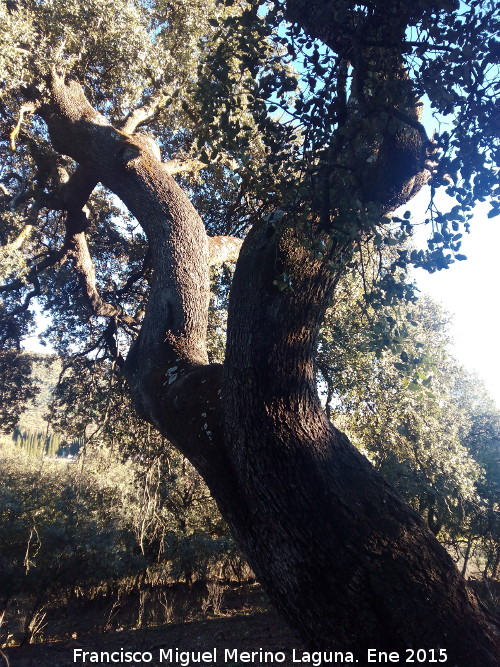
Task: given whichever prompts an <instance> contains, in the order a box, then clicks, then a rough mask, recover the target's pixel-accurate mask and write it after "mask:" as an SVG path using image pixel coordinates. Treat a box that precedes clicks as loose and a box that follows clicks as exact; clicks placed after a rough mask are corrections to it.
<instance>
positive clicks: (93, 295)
mask: <svg viewBox="0 0 500 667" xmlns="http://www.w3.org/2000/svg"><path fill="white" fill-rule="evenodd" d="M78 213H79V214H80V213H81V212H78ZM74 215H75V213H73V212H68V227H69V228H71V227H72V226H75V225H79V224H80V221H79V219H78V220H77V221H76V223H75V222H73V220H72V217H73V216H74ZM69 254H70V256H71V257H72V259H73V261H74V266H75V270H76V272H77V274H78V278H79V281H80V284H81V286H82V288H83V290H84V292H85V296H86V297H87V300H88V302H89V304H90V307H91V308H92V311H93V313H94V314H95V315H98V316H100V317H112V318H115V319H117V320H121V321H122V322H124V323H125V324H128V325H129V326H135V325H137V321H136V320H135V319H134V318H133V317H131V316H130V315H127V313H125V312H124V310H123V308H121V307H120V306H114V305H113V304H110V303H107V302H106V301H104V300H103V298H102V297H101V295H100V294H99V291H98V289H97V281H96V275H95V267H94V262H93V261H92V258H91V256H90V252H89V247H88V245H87V239H86V238H85V233H84V232H83V231H82V232H79V233H77V234H74V235H73V237H72V239H71V242H70V250H69Z"/></svg>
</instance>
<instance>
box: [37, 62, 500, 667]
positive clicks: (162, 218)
mask: <svg viewBox="0 0 500 667" xmlns="http://www.w3.org/2000/svg"><path fill="white" fill-rule="evenodd" d="M51 95H52V99H51V100H50V102H49V103H47V104H46V105H45V106H44V107H42V108H40V109H39V111H38V113H39V114H40V115H41V116H42V117H43V118H44V119H45V121H46V122H47V125H48V127H49V132H50V136H51V140H52V142H53V145H54V147H55V148H56V149H57V150H59V151H60V152H62V153H64V154H67V155H70V156H71V157H72V158H74V159H75V160H77V161H78V162H79V163H80V165H82V168H84V169H86V170H90V171H91V172H92V173H93V174H94V175H95V177H96V178H97V179H98V180H100V181H101V182H102V183H103V184H104V185H105V186H107V187H108V188H110V189H111V190H112V191H113V192H114V193H115V194H117V195H118V196H119V197H120V198H121V199H122V201H123V202H124V203H125V205H126V206H127V207H128V208H129V210H130V211H131V212H132V213H133V214H134V215H135V216H136V218H137V219H138V221H139V222H140V224H141V225H142V227H143V229H144V231H145V233H146V235H147V237H148V239H149V243H150V249H151V253H152V263H153V271H154V278H153V283H152V287H151V294H150V298H149V302H148V306H147V311H146V315H145V319H144V322H143V325H142V329H141V332H140V335H139V337H138V340H137V342H136V343H135V345H134V346H133V348H132V349H131V351H130V353H129V356H128V359H127V363H126V372H127V377H128V381H129V384H130V388H131V391H132V394H133V396H134V398H135V401H136V403H137V405H138V407H139V409H140V410H141V411H142V413H143V414H144V416H145V418H147V419H148V420H149V421H150V422H151V423H153V424H154V425H155V426H156V427H157V428H158V429H159V430H160V431H161V432H162V433H164V435H166V436H167V437H168V438H169V439H170V440H171V441H172V442H173V443H174V444H176V445H177V446H178V447H179V449H181V451H183V452H184V454H186V455H187V456H188V457H189V458H190V459H191V461H192V462H193V463H194V465H195V466H196V467H197V468H198V470H199V471H200V472H201V473H202V475H203V476H204V478H205V480H206V481H207V483H208V485H209V487H210V489H211V491H212V493H213V495H214V497H215V499H216V500H217V502H218V504H219V507H220V509H221V511H222V514H223V515H224V517H225V518H226V520H227V521H228V523H229V525H230V527H231V529H232V531H233V533H234V535H235V536H236V538H237V540H238V542H239V544H240V546H241V548H242V549H243V551H244V553H245V554H246V556H247V557H248V559H249V561H250V564H251V565H252V567H253V569H254V570H255V572H256V573H257V575H258V577H259V578H260V580H261V581H262V583H263V584H264V586H265V587H266V589H267V591H268V593H269V595H270V596H271V599H272V600H273V601H274V603H275V604H276V606H277V608H278V609H279V610H280V611H281V612H282V614H283V615H284V616H285V618H286V619H287V620H288V622H289V623H290V625H291V626H292V627H293V628H294V629H295V630H296V632H297V633H298V634H299V635H300V636H301V638H302V639H303V640H304V641H305V642H306V643H307V644H308V645H309V646H310V647H312V648H316V649H332V650H333V649H336V650H342V651H348V650H351V651H353V652H354V654H355V656H356V657H357V658H358V659H359V664H364V662H365V660H366V649H367V648H376V649H379V650H385V651H400V652H401V655H402V656H404V655H405V653H404V651H405V650H406V649H407V648H413V649H419V648H423V649H431V648H433V649H439V648H444V649H446V650H447V651H448V656H449V658H448V662H447V663H446V664H449V665H460V666H461V667H479V666H481V667H493V666H494V665H496V664H497V662H496V658H495V655H494V639H493V633H494V629H493V626H492V625H491V623H490V622H489V620H488V619H487V617H486V616H485V615H484V613H483V612H482V611H481V609H480V608H479V606H478V604H477V602H476V601H475V599H473V598H471V597H469V594H468V592H467V589H466V586H465V583H464V581H463V579H462V578H461V576H460V574H459V573H458V571H457V570H456V568H455V566H454V564H453V563H452V561H451V559H450V558H449V557H448V555H447V554H446V552H445V551H444V549H442V547H441V546H440V545H439V544H438V542H437V541H436V539H435V538H434V536H433V535H432V534H431V533H430V531H429V530H428V529H427V528H426V526H425V525H424V523H423V521H421V520H420V518H419V517H418V516H417V515H416V514H415V513H414V512H413V511H412V510H411V509H409V508H408V507H407V506H406V505H404V503H402V502H401V501H400V500H399V499H398V497H397V496H396V495H395V493H394V492H393V491H392V490H391V488H390V487H389V486H388V485H387V484H386V483H385V482H384V481H383V480H382V479H381V478H380V476H379V475H378V474H377V473H376V472H375V471H374V469H373V468H372V466H371V465H370V464H369V463H368V461H367V460H366V459H365V458H364V457H363V456H362V455H361V454H359V453H358V452H357V450H356V449H355V448H354V447H353V446H352V445H351V444H350V443H349V441H348V440H347V438H346V437H345V436H344V435H343V434H341V433H340V432H339V431H337V430H336V429H335V428H334V427H333V426H332V425H331V424H330V423H329V422H328V420H327V418H326V416H325V414H324V411H323V410H322V408H321V405H320V402H319V399H318V396H317V392H316V387H315V373H314V350H315V345H316V339H317V334H318V330H319V326H320V324H321V321H322V318H323V315H324V311H325V309H326V307H327V305H328V304H329V302H330V299H331V295H332V290H333V287H334V284H335V281H336V279H337V276H335V275H334V274H332V273H331V272H328V271H327V270H326V269H325V266H324V264H322V263H320V262H318V261H316V260H315V259H313V258H312V257H311V256H309V252H308V251H307V250H306V249H305V248H304V247H303V246H302V245H301V244H300V243H297V240H298V241H300V238H297V235H298V234H299V232H298V231H292V228H291V227H288V228H287V227H284V228H283V230H282V231H280V232H278V231H277V230H276V228H274V227H272V226H270V225H268V224H266V223H264V222H262V223H260V224H257V225H256V226H255V227H254V229H253V230H252V232H251V233H250V234H249V235H248V237H247V239H246V240H245V242H244V243H243V247H242V249H241V252H240V257H239V260H238V263H237V269H236V275H235V280H234V284H233V287H232V291H231V303H230V313H229V322H228V343H227V356H226V360H225V363H224V366H223V367H221V366H218V365H209V364H208V362H207V353H206V347H205V344H206V343H205V338H206V322H207V304H208V268H207V267H208V245H209V242H208V239H207V236H206V233H205V230H204V228H203V224H202V222H201V220H200V218H199V216H198V214H197V213H196V211H195V210H194V208H193V207H192V205H191V204H190V202H189V200H188V199H187V197H186V196H185V195H184V193H183V192H182V191H181V189H180V188H179V187H178V186H177V184H176V183H175V181H174V180H173V178H172V176H171V175H170V173H169V171H168V169H165V168H164V167H163V165H162V163H161V161H160V160H159V156H158V151H157V150H156V149H155V147H154V146H152V145H151V141H150V139H148V138H145V137H143V136H142V135H140V134H132V135H129V134H125V133H123V132H120V131H119V130H116V129H115V128H113V127H112V126H111V125H110V124H109V123H108V122H107V121H106V120H105V119H104V118H103V117H102V116H101V115H100V114H98V113H97V112H96V111H95V110H94V109H93V108H92V107H91V106H90V104H89V103H88V102H87V100H86V99H85V97H84V95H83V92H82V90H81V88H80V86H79V85H78V84H77V83H76V82H74V81H70V80H66V79H65V78H64V76H62V75H58V74H57V73H55V72H54V73H53V76H52V79H51ZM405 196H409V195H405ZM384 205H385V206H388V204H387V202H385V203H384V202H381V208H384ZM340 250H341V249H340V248H338V249H337V251H338V252H340ZM283 272H286V273H287V274H288V275H290V276H291V277H292V283H291V287H290V288H289V289H285V290H280V289H278V287H277V286H276V285H275V284H274V280H275V277H276V275H278V274H280V273H283Z"/></svg>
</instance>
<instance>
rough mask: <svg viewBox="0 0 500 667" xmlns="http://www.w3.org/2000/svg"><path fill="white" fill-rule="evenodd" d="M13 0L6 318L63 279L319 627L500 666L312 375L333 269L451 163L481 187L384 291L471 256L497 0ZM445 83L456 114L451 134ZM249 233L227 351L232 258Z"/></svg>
mask: <svg viewBox="0 0 500 667" xmlns="http://www.w3.org/2000/svg"><path fill="white" fill-rule="evenodd" d="M0 7H1V10H0V11H1V15H0V17H1V22H2V28H3V31H2V32H3V34H4V35H6V38H3V39H2V41H1V42H0V66H1V68H2V71H3V72H4V77H3V78H4V83H3V84H2V88H1V94H2V108H1V118H0V121H1V123H2V156H3V160H4V167H3V171H2V192H1V193H0V195H1V198H2V210H3V214H4V219H5V227H4V229H3V230H2V242H3V243H4V247H3V250H2V252H3V257H4V258H7V261H6V262H3V263H2V268H4V273H5V281H4V283H3V285H2V286H1V288H0V289H1V290H2V295H3V296H4V297H5V299H4V303H3V305H2V315H3V316H4V319H5V321H6V322H15V321H17V322H18V329H19V330H21V329H22V326H26V324H28V322H27V319H26V318H27V317H28V313H29V312H30V308H31V306H32V304H33V303H35V302H36V300H37V299H38V301H39V302H40V303H42V304H43V305H44V307H45V308H48V309H51V311H52V313H53V322H52V324H51V325H50V326H51V327H52V332H53V335H54V338H55V340H56V343H57V344H58V345H59V347H60V349H61V350H63V349H66V351H68V350H71V345H72V344H73V345H74V346H76V348H77V351H78V353H81V354H86V355H103V354H108V355H110V356H112V357H113V359H114V361H115V363H116V364H117V365H119V366H121V367H122V368H123V372H124V374H125V377H126V379H127V382H128V386H129V389H130V392H131V394H132V397H133V400H134V402H135V405H136V406H137V409H138V410H139V411H140V413H141V415H142V417H143V418H144V419H145V420H147V421H148V422H150V423H151V424H152V425H153V426H154V427H155V428H156V429H158V431H160V433H161V434H162V435H163V436H164V437H166V438H168V439H169V440H170V441H171V442H172V443H173V444H174V445H175V446H176V447H177V448H178V449H179V450H180V451H181V452H182V453H183V454H184V455H185V456H187V457H188V458H189V459H190V461H191V462H192V463H193V464H194V466H195V467H196V468H197V469H198V471H199V472H200V473H201V475H202V476H203V478H204V479H205V481H206V482H207V484H208V486H209V488H210V490H211V493H212V495H213V497H214V498H215V500H216V502H217V504H218V506H219V508H220V510H221V513H222V515H223V516H224V518H225V519H226V521H227V522H228V524H229V526H230V528H231V530H232V532H233V535H234V536H235V538H236V540H237V542H238V544H239V545H240V547H241V548H242V550H243V552H244V554H245V556H246V557H247V558H248V561H249V563H250V564H251V566H252V568H253V570H254V571H255V573H256V575H257V576H258V578H259V580H260V581H261V582H262V584H263V585H264V586H265V588H266V590H267V592H268V593H269V596H270V598H271V600H272V601H273V603H274V604H275V605H276V607H277V608H278V609H279V610H280V612H281V613H282V614H283V615H284V617H285V618H286V619H287V621H288V622H289V623H290V625H291V626H292V627H293V628H294V629H295V631H296V632H297V634H298V635H299V636H300V637H301V638H302V639H303V640H304V641H305V642H306V643H307V644H308V645H309V646H311V647H314V648H317V649H321V648H324V649H327V648H328V649H337V650H344V651H346V650H352V651H353V652H354V653H355V655H358V656H359V657H360V658H361V659H364V656H365V655H366V649H368V648H373V647H376V648H378V649H380V650H386V651H400V653H401V655H403V654H404V651H405V649H407V648H415V649H417V648H421V649H436V650H438V649H445V650H446V651H447V652H448V660H449V661H450V664H451V663H452V664H459V665H464V666H465V665H467V666H468V667H471V666H472V667H473V666H475V665H478V666H479V665H481V666H482V667H484V666H486V665H495V664H497V663H496V657H495V654H494V643H495V627H494V625H493V621H492V620H491V618H489V616H488V615H487V613H486V612H485V611H484V610H483V609H482V608H481V607H480V605H479V604H478V602H477V601H476V600H475V599H474V598H473V597H472V596H471V594H470V593H469V592H468V590H467V588H466V585H465V583H464V581H463V579H462V577H461V576H460V574H459V573H458V571H457V570H456V568H455V566H454V564H453V562H452V560H451V558H450V557H449V556H448V555H447V553H446V552H445V551H444V550H443V548H442V547H441V546H440V545H439V544H438V542H437V541H436V539H435V538H434V536H433V535H432V533H431V532H430V531H429V529H428V527H427V526H426V525H425V524H424V522H423V521H422V520H421V519H420V518H419V517H418V516H417V514H416V513H415V512H414V511H413V510H411V509H410V508H409V507H408V506H407V505H406V504H405V503H404V502H403V501H402V500H401V499H400V498H399V497H398V495H397V494H396V493H395V491H394V490H393V489H392V488H391V487H390V486H389V485H388V484H387V483H386V482H384V481H383V479H382V478H381V477H380V476H379V474H378V473H377V472H376V471H375V469H374V468H373V467H372V465H371V464H370V463H369V462H368V460H367V459H366V458H365V457H364V456H362V455H361V454H360V453H359V452H358V451H357V450H356V449H355V448H354V447H353V446H352V445H351V443H350V442H349V440H348V439H347V437H346V436H345V435H343V434H342V433H341V432H340V431H338V430H337V429H336V428H335V426H334V425H333V424H331V423H330V422H329V420H328V419H327V416H326V414H325V411H324V409H323V407H322V405H321V402H320V400H319V397H318V392H317V387H316V373H315V350H316V344H317V338H318V332H319V328H320V325H321V322H322V319H323V317H324V314H325V311H326V309H327V308H328V307H329V306H331V305H332V303H333V309H334V308H335V296H334V291H335V286H336V284H337V283H338V281H339V279H340V278H341V276H342V275H343V273H344V272H345V271H346V269H347V267H349V265H350V264H352V263H353V262H356V261H358V260H357V255H356V251H357V250H359V245H360V243H362V242H363V241H364V240H365V239H367V238H370V239H371V240H373V243H375V244H379V245H381V244H382V245H383V244H387V245H397V244H399V243H402V242H403V241H404V240H405V239H406V238H407V236H408V235H409V234H410V233H411V230H412V222H411V220H410V218H409V217H408V216H407V215H404V216H403V217H402V218H399V217H398V216H397V215H393V212H394V211H395V210H396V209H397V208H398V207H400V206H402V205H404V204H406V202H408V201H409V200H410V199H411V198H412V197H413V196H414V195H415V194H416V193H417V192H418V191H419V190H420V189H421V188H422V187H423V185H424V184H425V183H426V182H429V183H430V185H431V193H432V195H434V192H435V190H436V189H438V188H439V187H443V188H445V189H446V192H447V194H448V195H449V196H452V197H455V198H456V201H457V203H456V205H455V206H453V207H452V208H451V209H450V210H449V211H442V210H439V208H438V204H437V200H436V199H435V197H434V196H433V197H432V200H431V203H430V207H429V218H428V222H429V225H430V226H432V228H433V232H432V237H431V238H430V240H429V244H428V248H426V249H421V250H418V251H414V252H410V251H409V250H407V249H406V248H405V247H404V246H401V247H400V254H399V257H398V259H397V261H396V263H395V265H394V270H393V268H392V267H391V269H388V270H387V271H386V272H385V275H384V276H383V278H382V280H381V282H380V286H379V289H378V293H377V294H376V295H374V297H373V298H374V299H381V300H382V301H387V300H389V301H390V300H391V299H394V298H396V297H398V296H399V295H401V293H404V292H405V290H406V288H405V287H404V285H403V283H404V280H402V279H400V277H399V274H398V271H397V268H398V266H399V267H403V268H404V267H405V266H407V265H408V264H409V263H413V264H414V265H419V266H425V267H426V268H428V269H429V270H431V271H432V270H436V269H441V268H444V267H445V266H447V265H448V264H449V263H450V262H451V261H453V259H458V260H460V259H463V256H462V255H460V253H459V249H460V228H461V226H464V225H465V226H467V225H468V218H469V217H470V211H471V209H472V206H473V204H474V202H475V201H476V200H477V199H481V198H484V197H486V196H487V195H488V194H489V193H490V192H491V191H492V189H494V184H495V173H496V172H495V154H494V150H495V146H496V144H495V97H494V95H495V92H496V89H497V83H496V82H495V78H494V77H495V71H496V69H495V68H496V67H497V61H498V43H497V42H496V41H495V39H494V37H493V35H494V32H495V26H496V25H497V18H496V15H495V12H494V7H493V4H492V3H490V2H478V1H477V0H471V1H470V2H469V3H464V4H463V5H460V6H459V3H458V2H454V1H453V0H435V1H432V0H422V1H421V2H408V1H406V0H389V1H388V2H387V1H386V2H379V1H377V0H366V1H365V2H361V3H355V2H351V1H350V0H338V1H336V2H328V1H327V0H307V2H305V1H304V0H286V1H283V2H275V3H268V2H262V3H259V2H246V0H226V2H215V1H214V0H209V1H208V2H203V3H202V2H199V0H189V1H187V2H181V1H180V0H179V1H176V2H164V1H163V0H157V1H156V2H146V1H141V0H136V1H133V0H118V1H117V2H115V3H113V5H111V4H108V3H106V2H102V1H99V0H87V1H86V2H81V1H79V0H70V1H69V2H68V0H66V1H65V2H61V1H60V0H41V1H36V0H17V1H16V0H14V1H12V2H3V3H2V4H1V6H0ZM424 95H426V96H427V98H428V100H429V104H430V105H432V107H433V108H434V109H436V112H438V113H439V114H440V115H441V117H442V118H445V119H446V118H448V120H449V119H450V118H453V124H450V125H449V127H448V126H447V127H446V129H445V130H444V131H442V132H438V133H436V135H435V136H434V137H428V136H427V133H426V130H425V127H424V125H423V124H422V122H421V121H422V118H421V108H422V104H423V102H422V99H423V97H424ZM144 128H147V132H146V131H144ZM174 176H176V178H174ZM118 200H119V201H120V202H121V204H120V203H119V202H118ZM124 208H125V209H126V211H127V212H128V213H125V212H124ZM494 210H496V209H494ZM200 213H201V214H202V215H203V220H202V217H200ZM243 237H244V241H243V243H242V242H241V239H242V238H243ZM240 246H241V250H240ZM238 251H239V256H238V259H237V262H236V269H235V273H234V278H233V280H232V284H231V292H230V301H229V311H228V321H227V342H226V349H225V356H224V359H223V363H210V362H209V357H208V352H207V323H208V316H209V278H210V273H209V267H210V265H215V264H218V263H220V262H224V261H228V260H229V259H231V258H232V259H236V256H237V255H238ZM403 296H404V294H403ZM19 322H20V323H19ZM69 332H72V333H73V343H70V342H69V340H68V333H69ZM73 351H75V348H73Z"/></svg>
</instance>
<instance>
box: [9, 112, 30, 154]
mask: <svg viewBox="0 0 500 667" xmlns="http://www.w3.org/2000/svg"><path fill="white" fill-rule="evenodd" d="M35 109H36V106H35V104H34V103H33V102H25V103H24V104H22V105H21V108H20V109H19V119H18V121H17V124H16V126H15V128H14V129H13V130H12V132H11V133H10V135H9V139H10V149H11V150H12V151H15V150H16V139H17V135H18V134H19V130H20V129H21V125H22V124H23V120H24V116H25V115H26V114H30V113H33V112H34V111H35Z"/></svg>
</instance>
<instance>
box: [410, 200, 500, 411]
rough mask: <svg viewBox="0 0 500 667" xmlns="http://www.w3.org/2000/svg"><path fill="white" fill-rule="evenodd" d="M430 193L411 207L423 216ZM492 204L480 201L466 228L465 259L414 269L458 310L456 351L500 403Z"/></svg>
mask: <svg viewBox="0 0 500 667" xmlns="http://www.w3.org/2000/svg"><path fill="white" fill-rule="evenodd" d="M427 197H428V194H427V193H425V192H422V193H421V194H420V195H419V196H418V197H417V198H416V199H415V200H414V201H413V202H412V205H411V206H408V205H407V206H406V208H408V209H410V210H412V211H415V217H418V214H417V212H418V211H421V210H422V206H425V203H426V201H427V199H426V198H427ZM488 210H489V206H488V205H487V204H480V205H478V206H477V207H476V209H475V212H474V218H473V220H472V221H471V229H470V234H464V237H463V240H462V247H461V249H460V252H461V253H463V254H464V255H466V256H467V260H466V261H463V262H455V263H454V264H452V266H451V267H450V268H449V269H446V270H444V271H438V272H436V273H433V274H429V273H427V272H426V271H423V270H422V269H417V270H415V272H414V275H415V278H416V280H417V285H418V286H419V288H420V290H421V291H422V292H424V293H426V294H428V295H430V296H431V297H432V298H433V299H434V300H435V301H438V302H439V303H441V304H442V305H443V306H444V308H445V309H446V310H447V311H448V312H450V313H452V314H453V324H452V326H451V329H450V333H451V336H452V338H453V340H454V343H453V346H452V348H451V352H452V354H453V355H454V356H455V357H456V358H457V359H458V360H459V361H460V362H461V363H462V364H463V365H464V366H465V367H466V368H467V369H468V370H471V371H476V372H477V373H478V375H479V376H480V377H481V378H482V379H483V380H484V382H485V385H486V387H487V388H488V390H489V392H490V394H491V396H492V398H494V399H495V401H496V403H497V405H498V407H500V353H499V349H498V348H499V345H500V304H499V299H498V293H499V282H500V280H499V279H500V275H499V273H500V261H499V253H500V219H499V218H498V217H497V218H492V219H489V218H488V217H487V212H488ZM426 236H427V230H425V229H422V231H421V232H420V233H419V234H418V236H417V238H418V241H417V242H418V244H419V245H423V244H424V243H425V238H426ZM419 237H420V238H419Z"/></svg>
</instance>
